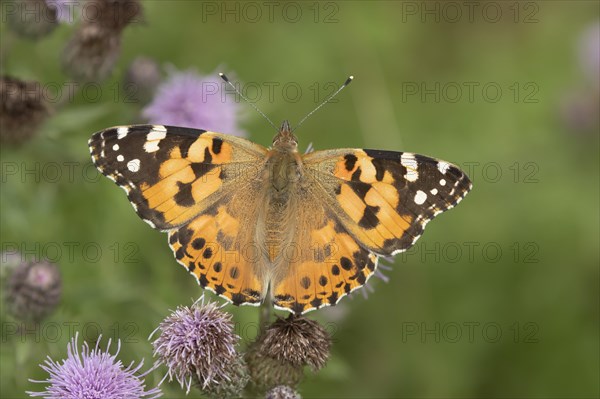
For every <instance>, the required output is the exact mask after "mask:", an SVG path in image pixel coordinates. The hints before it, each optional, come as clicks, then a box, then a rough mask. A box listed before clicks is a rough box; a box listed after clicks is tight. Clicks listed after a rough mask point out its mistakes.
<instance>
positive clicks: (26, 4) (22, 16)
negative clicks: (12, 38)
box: [2, 0, 58, 39]
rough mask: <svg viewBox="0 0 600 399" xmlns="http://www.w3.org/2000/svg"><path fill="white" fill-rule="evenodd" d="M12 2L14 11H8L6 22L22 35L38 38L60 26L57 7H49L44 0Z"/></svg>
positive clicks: (17, 0) (18, 0)
mask: <svg viewBox="0 0 600 399" xmlns="http://www.w3.org/2000/svg"><path fill="white" fill-rule="evenodd" d="M11 3H12V7H11V8H12V11H13V12H7V13H6V22H7V23H8V26H9V27H10V28H11V30H12V31H13V32H15V33H17V34H19V35H20V36H23V37H28V38H30V39H38V38H40V37H42V36H45V35H47V34H49V33H50V32H52V31H53V30H54V29H55V28H56V27H57V26H58V24H57V15H56V9H54V8H51V7H48V5H47V4H46V2H45V1H44V0H16V1H13V2H11ZM7 10H8V8H7ZM3 14H4V9H3ZM4 18H5V17H4V15H3V17H2V19H3V20H5V19H4Z"/></svg>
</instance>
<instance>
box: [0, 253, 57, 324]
mask: <svg viewBox="0 0 600 399" xmlns="http://www.w3.org/2000/svg"><path fill="white" fill-rule="evenodd" d="M61 293H62V283H61V275H60V271H59V270H58V267H57V266H56V265H55V264H53V263H50V262H47V261H41V262H22V263H21V264H20V265H19V266H17V267H16V268H15V269H14V270H13V271H12V273H11V274H10V276H9V277H8V279H7V281H6V289H5V299H6V305H7V308H8V311H9V312H10V313H11V314H12V315H13V316H14V317H16V318H18V319H20V320H23V321H33V322H38V321H40V320H42V319H43V318H44V317H46V316H47V315H48V314H50V313H51V312H52V311H54V309H55V308H56V306H57V305H58V303H59V302H60V297H61Z"/></svg>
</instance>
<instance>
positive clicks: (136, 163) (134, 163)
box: [127, 159, 141, 172]
mask: <svg viewBox="0 0 600 399" xmlns="http://www.w3.org/2000/svg"><path fill="white" fill-rule="evenodd" d="M140 165H141V163H140V160H139V159H132V160H131V161H129V162H127V169H129V171H130V172H137V171H138V170H140Z"/></svg>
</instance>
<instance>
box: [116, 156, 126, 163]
mask: <svg viewBox="0 0 600 399" xmlns="http://www.w3.org/2000/svg"><path fill="white" fill-rule="evenodd" d="M124 160H125V157H124V156H123V155H120V154H119V155H117V161H119V162H123V161H124Z"/></svg>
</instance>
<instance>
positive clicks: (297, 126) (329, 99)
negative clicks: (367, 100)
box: [292, 76, 354, 132]
mask: <svg viewBox="0 0 600 399" xmlns="http://www.w3.org/2000/svg"><path fill="white" fill-rule="evenodd" d="M353 79H354V76H348V79H346V81H345V82H344V84H343V85H341V86H340V88H339V89H337V90H336V91H335V93H333V94H332V95H330V96H329V97H327V99H326V100H325V101H323V102H322V103H321V104H319V106H318V107H317V108H315V109H313V110H312V111H311V112H309V113H308V115H306V116H305V117H304V118H302V120H301V121H300V122H298V124H297V125H296V127H295V128H293V129H292V132H294V131H295V130H296V129H298V128H299V127H300V125H302V124H303V123H304V121H305V120H307V119H308V117H309V116H311V115H312V114H314V113H315V112H317V111H318V110H319V108H321V107H322V106H323V105H325V104H327V103H328V102H329V101H331V99H332V98H333V97H335V96H337V95H338V93H339V92H340V91H342V90H344V87H346V86H348V85H349V84H350V83H352V80H353Z"/></svg>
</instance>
